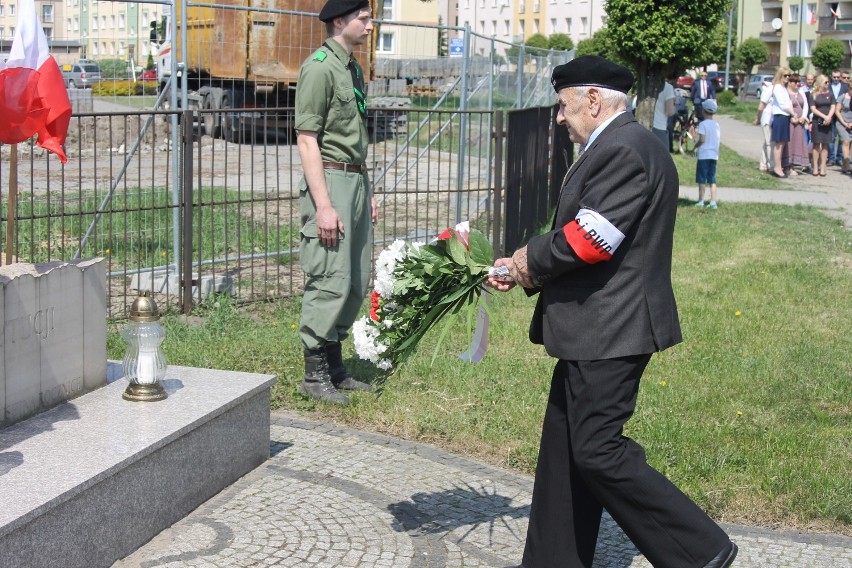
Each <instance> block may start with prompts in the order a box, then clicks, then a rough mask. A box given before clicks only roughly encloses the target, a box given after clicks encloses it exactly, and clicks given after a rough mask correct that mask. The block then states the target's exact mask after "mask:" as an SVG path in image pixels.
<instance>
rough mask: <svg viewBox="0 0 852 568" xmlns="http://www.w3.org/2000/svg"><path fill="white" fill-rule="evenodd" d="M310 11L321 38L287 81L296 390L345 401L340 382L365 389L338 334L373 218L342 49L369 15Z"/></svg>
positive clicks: (365, 26) (359, 6)
mask: <svg viewBox="0 0 852 568" xmlns="http://www.w3.org/2000/svg"><path fill="white" fill-rule="evenodd" d="M319 19H320V20H322V21H323V22H325V25H326V30H327V32H328V39H327V40H326V41H325V42H324V43H323V45H322V47H320V48H319V49H318V50H317V51H316V52H315V53H314V54H313V55H311V57H309V58H308V60H307V61H305V62H304V63H303V64H302V68H301V70H300V71H299V82H298V86H297V87H296V132H297V144H298V147H299V156H300V157H301V160H302V167H303V169H304V172H305V176H304V178H303V179H302V182H301V184H300V186H299V190H300V194H299V205H300V210H301V222H302V230H301V260H302V268H303V269H304V271H305V276H306V282H305V293H304V296H303V299H302V319H301V323H300V328H299V335H300V337H301V340H302V346H303V348H304V352H305V378H304V381H303V382H302V384H301V385H300V386H299V392H301V393H302V394H303V395H305V396H309V397H311V398H314V399H317V400H323V401H327V402H332V403H337V404H348V403H349V398H348V397H347V396H346V395H345V394H344V393H343V392H340V391H346V390H366V391H369V390H372V387H371V386H370V385H368V384H366V383H363V382H360V381H356V380H355V379H354V378H352V376H351V375H350V374H349V372H348V371H347V370H346V368H345V367H344V366H343V357H342V355H341V350H340V342H341V340H343V339H345V338H346V337H347V336H348V334H349V329H350V328H351V327H352V323H353V322H354V321H355V318H356V317H357V315H358V311H359V310H360V308H361V303H362V302H363V300H364V296H365V295H366V293H367V285H368V283H369V279H370V244H371V242H372V225H373V224H375V223H376V221H377V219H378V209H377V206H376V201H375V198H374V197H373V196H372V192H371V190H370V183H369V179H368V178H367V173H366V166H365V161H366V159H367V142H368V139H367V124H366V115H367V103H366V97H365V92H364V91H365V88H364V73H363V71H362V69H361V67H360V65H358V62H357V61H356V60H355V58H354V56H353V55H352V52H353V51H354V50H355V48H356V47H357V46H359V45H363V44H365V43H367V42H368V40H369V37H370V33H371V31H372V29H373V22H372V12H371V10H370V3H369V1H367V0H329V1H328V2H327V3H326V4H325V6H324V7H323V9H322V11H321V12H320V14H319ZM371 221H372V223H371Z"/></svg>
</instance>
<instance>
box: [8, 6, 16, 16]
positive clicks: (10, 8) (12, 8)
mask: <svg viewBox="0 0 852 568" xmlns="http://www.w3.org/2000/svg"><path fill="white" fill-rule="evenodd" d="M9 15H10V16H14V15H15V5H14V4H9Z"/></svg>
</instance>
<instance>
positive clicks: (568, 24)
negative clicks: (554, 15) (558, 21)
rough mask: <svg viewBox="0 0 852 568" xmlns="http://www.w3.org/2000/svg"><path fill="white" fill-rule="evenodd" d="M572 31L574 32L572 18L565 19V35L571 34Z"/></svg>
mask: <svg viewBox="0 0 852 568" xmlns="http://www.w3.org/2000/svg"><path fill="white" fill-rule="evenodd" d="M572 31H574V30H572V29H571V18H565V33H566V34H570V33H571V32H572Z"/></svg>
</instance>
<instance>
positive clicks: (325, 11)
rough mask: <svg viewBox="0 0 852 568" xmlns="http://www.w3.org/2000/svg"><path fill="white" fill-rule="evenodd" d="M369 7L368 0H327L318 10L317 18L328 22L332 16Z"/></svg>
mask: <svg viewBox="0 0 852 568" xmlns="http://www.w3.org/2000/svg"><path fill="white" fill-rule="evenodd" d="M369 7H370V0H328V2H326V3H325V6H323V7H322V10H320V13H319V19H320V21H321V22H330V21H332V20H333V19H334V18H339V17H340V16H345V15H346V14H349V13H352V12H354V11H355V10H363V9H364V8H369Z"/></svg>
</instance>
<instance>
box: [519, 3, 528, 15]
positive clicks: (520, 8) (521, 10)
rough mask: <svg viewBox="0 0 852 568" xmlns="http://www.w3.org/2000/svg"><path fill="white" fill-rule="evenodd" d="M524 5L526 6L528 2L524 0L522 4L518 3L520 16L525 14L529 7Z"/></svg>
mask: <svg viewBox="0 0 852 568" xmlns="http://www.w3.org/2000/svg"><path fill="white" fill-rule="evenodd" d="M524 4H526V2H524V0H521V1H520V2H518V14H523V13H524V12H526V11H527V7H526V6H525V5H524Z"/></svg>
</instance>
